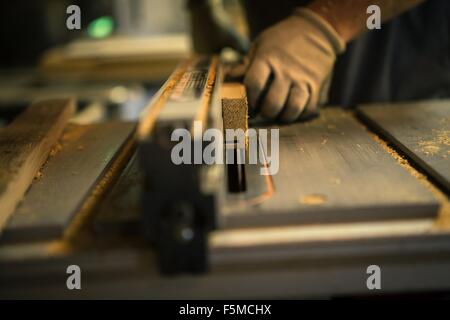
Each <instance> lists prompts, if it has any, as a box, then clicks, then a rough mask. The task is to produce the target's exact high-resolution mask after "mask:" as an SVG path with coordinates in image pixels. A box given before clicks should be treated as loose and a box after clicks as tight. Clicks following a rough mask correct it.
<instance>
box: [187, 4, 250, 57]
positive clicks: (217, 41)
mask: <svg viewBox="0 0 450 320" xmlns="http://www.w3.org/2000/svg"><path fill="white" fill-rule="evenodd" d="M189 9H190V19H191V28H192V30H191V33H192V40H193V45H194V49H195V51H196V52H197V53H203V54H212V53H219V52H220V51H221V50H222V49H223V48H225V47H229V48H232V49H234V50H236V51H238V52H240V53H246V52H247V51H248V47H249V41H248V39H247V38H245V37H244V36H243V35H242V34H240V33H239V32H238V31H237V30H236V29H235V27H234V25H233V23H232V21H231V19H230V18H229V16H228V14H227V13H226V11H225V9H224V8H223V5H222V3H221V1H219V0H197V1H193V0H191V1H190V4H189Z"/></svg>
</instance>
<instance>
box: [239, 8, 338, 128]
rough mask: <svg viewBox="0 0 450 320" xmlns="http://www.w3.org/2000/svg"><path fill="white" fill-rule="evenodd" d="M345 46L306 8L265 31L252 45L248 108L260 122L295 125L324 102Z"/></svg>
mask: <svg viewBox="0 0 450 320" xmlns="http://www.w3.org/2000/svg"><path fill="white" fill-rule="evenodd" d="M344 49H345V42H344V41H343V40H342V39H341V37H340V36H339V34H338V33H337V32H336V31H335V30H334V29H333V27H332V26H331V25H330V24H329V23H328V22H327V21H326V20H325V19H323V18H322V17H320V16H319V15H318V14H316V13H314V12H313V11H311V10H309V9H303V8H302V9H296V11H295V12H294V13H293V15H292V16H290V17H289V18H287V19H285V20H283V21H281V22H279V23H278V24H276V25H274V26H273V27H270V28H269V29H267V30H265V31H264V32H263V33H261V35H259V36H258V37H257V38H256V40H255V42H254V43H253V45H252V47H251V49H250V53H249V56H248V59H249V64H248V69H247V71H246V75H245V78H244V83H245V85H246V87H247V93H248V98H249V103H250V106H251V107H252V108H256V106H257V105H258V106H259V107H260V108H261V109H260V110H259V112H260V113H261V115H262V116H263V117H265V118H269V119H275V118H277V117H278V118H279V119H280V120H283V121H294V120H296V119H298V118H299V117H307V116H310V115H311V114H314V113H316V112H317V110H318V106H319V105H320V104H324V103H325V102H326V99H327V94H328V89H329V85H330V80H331V74H332V69H333V66H334V62H335V60H336V55H337V54H339V53H341V52H343V51H344Z"/></svg>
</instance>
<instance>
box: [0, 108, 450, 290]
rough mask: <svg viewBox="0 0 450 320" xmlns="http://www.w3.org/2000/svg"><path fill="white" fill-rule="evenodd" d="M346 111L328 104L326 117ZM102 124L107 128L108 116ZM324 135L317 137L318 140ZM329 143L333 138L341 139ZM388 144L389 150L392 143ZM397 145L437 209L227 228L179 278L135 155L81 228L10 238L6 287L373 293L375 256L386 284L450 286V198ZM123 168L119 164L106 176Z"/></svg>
mask: <svg viewBox="0 0 450 320" xmlns="http://www.w3.org/2000/svg"><path fill="white" fill-rule="evenodd" d="M336 112H337V113H336ZM340 113H341V111H337V110H328V111H327V110H325V111H324V114H323V116H324V118H326V117H327V116H330V115H337V114H340ZM345 114H347V115H346V116H345V117H350V118H351V117H352V116H351V114H350V113H345ZM349 121H350V120H349ZM95 126H98V129H99V130H101V128H102V126H105V124H98V125H95ZM312 126H313V125H312ZM350 129H351V128H350ZM316 130H319V129H316ZM323 130H324V131H323V132H324V134H325V133H327V132H328V131H327V130H328V129H326V128H323ZM358 130H359V129H358ZM288 132H290V131H288ZM319 136H321V135H320V134H319ZM290 138H291V139H293V137H292V136H291V137H290ZM121 139H122V138H121ZM120 141H122V140H120ZM372 141H374V142H375V143H381V141H379V140H376V139H375V140H372ZM321 142H322V141H321V140H320V139H318V140H317V141H316V142H315V143H316V144H317V147H318V148H320V146H322V145H321ZM289 143H290V144H292V140H291V141H290V142H289ZM327 143H333V142H332V139H330V140H329V141H328V142H327ZM371 143H372V142H370V144H371ZM374 148H375V149H378V147H374ZM311 150H312V149H311ZM297 152H300V150H297ZM379 152H386V155H388V153H387V150H386V149H385V146H382V147H381V148H380V150H379ZM391 152H392V153H391V156H392V158H389V159H390V160H386V161H389V162H392V163H393V166H392V167H393V168H395V169H393V170H394V171H395V170H398V171H399V172H405V173H408V174H409V175H411V176H412V177H416V179H413V180H411V181H413V182H414V183H417V186H415V187H414V188H419V189H421V188H423V189H424V190H427V192H424V193H425V194H428V192H429V193H430V194H432V198H435V199H437V201H439V203H440V205H441V207H440V211H439V215H438V217H437V218H433V217H432V216H429V217H428V218H424V219H414V220H397V221H378V222H377V221H373V222H353V223H342V222H340V223H337V222H336V221H335V222H334V223H328V224H325V225H324V224H303V225H298V224H296V225H285V226H278V227H277V226H266V227H261V226H259V227H253V228H230V229H219V230H216V231H214V232H212V233H211V234H210V236H209V240H208V243H209V255H210V264H211V267H210V272H209V273H207V274H205V275H196V276H191V275H179V276H172V277H165V276H161V275H160V274H159V272H158V269H157V267H156V258H155V255H154V252H153V250H152V249H151V248H150V247H149V246H148V243H147V242H146V241H144V240H143V239H142V238H141V237H140V236H139V232H138V230H139V224H138V223H136V222H137V221H136V219H137V217H138V215H139V207H140V204H139V199H140V198H139V192H140V191H139V187H136V186H138V185H139V181H140V178H139V176H140V174H139V171H138V170H137V168H136V166H134V165H133V163H134V161H135V157H131V160H130V162H129V164H128V166H126V168H125V170H123V172H122V174H121V176H120V177H119V178H118V180H117V183H115V184H112V185H111V186H110V187H109V188H108V189H109V190H108V191H107V192H106V195H105V197H102V199H101V200H99V204H98V206H96V209H95V210H93V211H92V212H91V214H90V215H89V216H88V218H85V220H84V222H82V223H80V222H79V221H78V222H77V223H76V226H75V227H73V226H69V227H72V229H74V231H72V232H70V233H67V234H65V235H64V237H63V238H55V239H54V240H49V241H43V242H31V243H9V244H6V243H1V245H0V296H1V297H53V298H55V297H60V298H61V297H64V298H75V297H83V298H89V297H91V298H93V297H97V298H98V297H109V298H119V297H120V298H192V299H193V298H291V297H336V296H347V295H359V294H364V295H365V294H370V293H372V292H369V291H368V290H367V288H366V286H365V283H366V279H367V273H366V269H367V266H369V265H371V264H376V265H379V266H380V267H381V269H382V272H383V273H382V274H383V276H382V277H383V278H382V286H383V287H382V289H383V290H382V293H389V292H391V293H396V292H418V291H430V290H433V291H440V290H448V289H449V288H450V277H448V270H449V268H450V211H449V208H450V206H449V203H448V198H447V197H446V196H445V195H444V194H442V193H441V192H440V191H439V190H438V189H437V188H436V187H434V186H433V185H432V184H431V183H430V182H429V181H428V180H427V179H426V178H425V177H424V176H423V175H421V174H420V173H418V172H417V171H416V170H415V169H414V168H412V167H410V166H409V165H408V163H407V162H405V161H398V160H399V159H401V158H400V157H399V156H398V154H396V153H395V152H393V151H392V150H391ZM347 156H348V155H347ZM360 157H361V155H360ZM53 160H54V159H50V160H49V163H48V164H47V165H48V166H50V165H51V161H53ZM395 161H398V163H395ZM113 168H114V163H113V164H112V169H109V170H108V172H106V173H105V175H109V174H110V171H111V170H114V169H113ZM116 170H117V169H116ZM401 170H403V171H401ZM80 174H82V172H80ZM417 178H419V179H417ZM43 179H45V176H44V177H43ZM408 179H409V178H408ZM413 182H411V183H412V185H414V183H413ZM414 188H413V189H412V190H414ZM424 199H429V198H428V196H427V197H425V198H424ZM431 203H432V201H431ZM127 209H128V210H127ZM394 214H395V212H394ZM108 222H112V223H110V224H109V225H108ZM117 222H120V223H117ZM123 222H127V223H123ZM105 226H106V227H105ZM108 226H109V227H111V226H112V228H109V227H108ZM70 264H77V265H79V266H80V267H81V268H82V270H83V289H82V290H81V291H69V290H67V289H66V288H65V281H66V276H67V275H66V273H65V270H66V268H67V266H68V265H70Z"/></svg>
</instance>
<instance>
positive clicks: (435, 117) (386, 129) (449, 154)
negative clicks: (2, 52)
mask: <svg viewBox="0 0 450 320" xmlns="http://www.w3.org/2000/svg"><path fill="white" fill-rule="evenodd" d="M359 116H360V117H361V118H362V120H363V121H365V122H366V123H367V124H368V125H369V126H370V127H372V128H373V129H374V130H375V131H376V132H377V133H380V134H381V135H382V136H383V137H384V138H385V139H386V140H387V141H389V142H390V143H392V144H393V145H394V146H395V147H396V148H398V149H400V150H401V151H402V152H403V153H404V154H405V155H407V156H408V157H409V158H410V159H411V160H412V161H413V162H414V163H415V164H416V165H417V166H418V167H419V168H420V169H422V171H425V172H426V173H427V174H428V175H430V176H431V177H432V178H434V180H435V181H436V182H437V183H438V184H439V185H440V186H441V187H442V189H443V191H445V192H446V193H447V194H450V100H443V101H438V100H436V101H423V102H414V103H404V104H397V105H366V106H362V107H360V108H359Z"/></svg>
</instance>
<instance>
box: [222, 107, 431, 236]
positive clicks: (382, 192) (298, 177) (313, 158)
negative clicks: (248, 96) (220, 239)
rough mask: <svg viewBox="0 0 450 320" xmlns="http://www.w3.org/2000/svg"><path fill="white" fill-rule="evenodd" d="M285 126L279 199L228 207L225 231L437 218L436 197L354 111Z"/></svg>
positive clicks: (332, 110) (277, 181) (277, 189)
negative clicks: (373, 134)
mask: <svg viewBox="0 0 450 320" xmlns="http://www.w3.org/2000/svg"><path fill="white" fill-rule="evenodd" d="M272 128H278V126H273V127H272ZM279 128H280V145H279V148H280V150H279V172H278V173H277V174H275V175H274V176H272V180H273V186H274V189H275V192H274V194H273V196H272V197H271V198H269V199H267V200H265V201H264V202H263V203H260V204H258V205H255V206H248V207H241V208H240V209H238V210H237V209H233V210H225V212H224V216H223V220H222V221H223V227H224V228H239V227H258V226H275V225H288V224H303V223H333V222H356V221H370V220H374V221H376V220H385V219H389V220H395V219H415V218H423V217H435V216H436V214H437V210H438V207H439V204H438V202H437V200H436V199H435V198H434V196H433V194H432V193H431V192H430V191H429V190H428V189H426V188H425V187H424V186H423V185H422V184H421V183H420V182H418V181H417V180H416V178H414V177H413V176H412V175H410V174H409V173H408V172H407V171H406V170H405V169H404V168H402V167H401V166H400V164H399V163H397V162H396V160H395V159H394V158H393V157H392V156H391V155H390V154H389V153H388V152H386V151H385V150H384V149H383V147H382V146H381V145H380V144H379V143H378V142H376V141H375V140H374V139H373V138H372V137H371V136H370V133H369V132H368V131H367V130H366V129H365V128H364V127H363V126H362V125H361V124H360V123H359V122H358V121H357V120H356V119H355V118H354V117H353V115H352V114H351V113H349V112H346V111H342V110H339V109H335V108H330V109H325V110H323V111H322V112H321V116H320V117H319V118H316V119H314V120H312V121H309V122H304V123H295V124H290V125H282V126H280V127H279ZM269 155H270V154H269Z"/></svg>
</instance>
